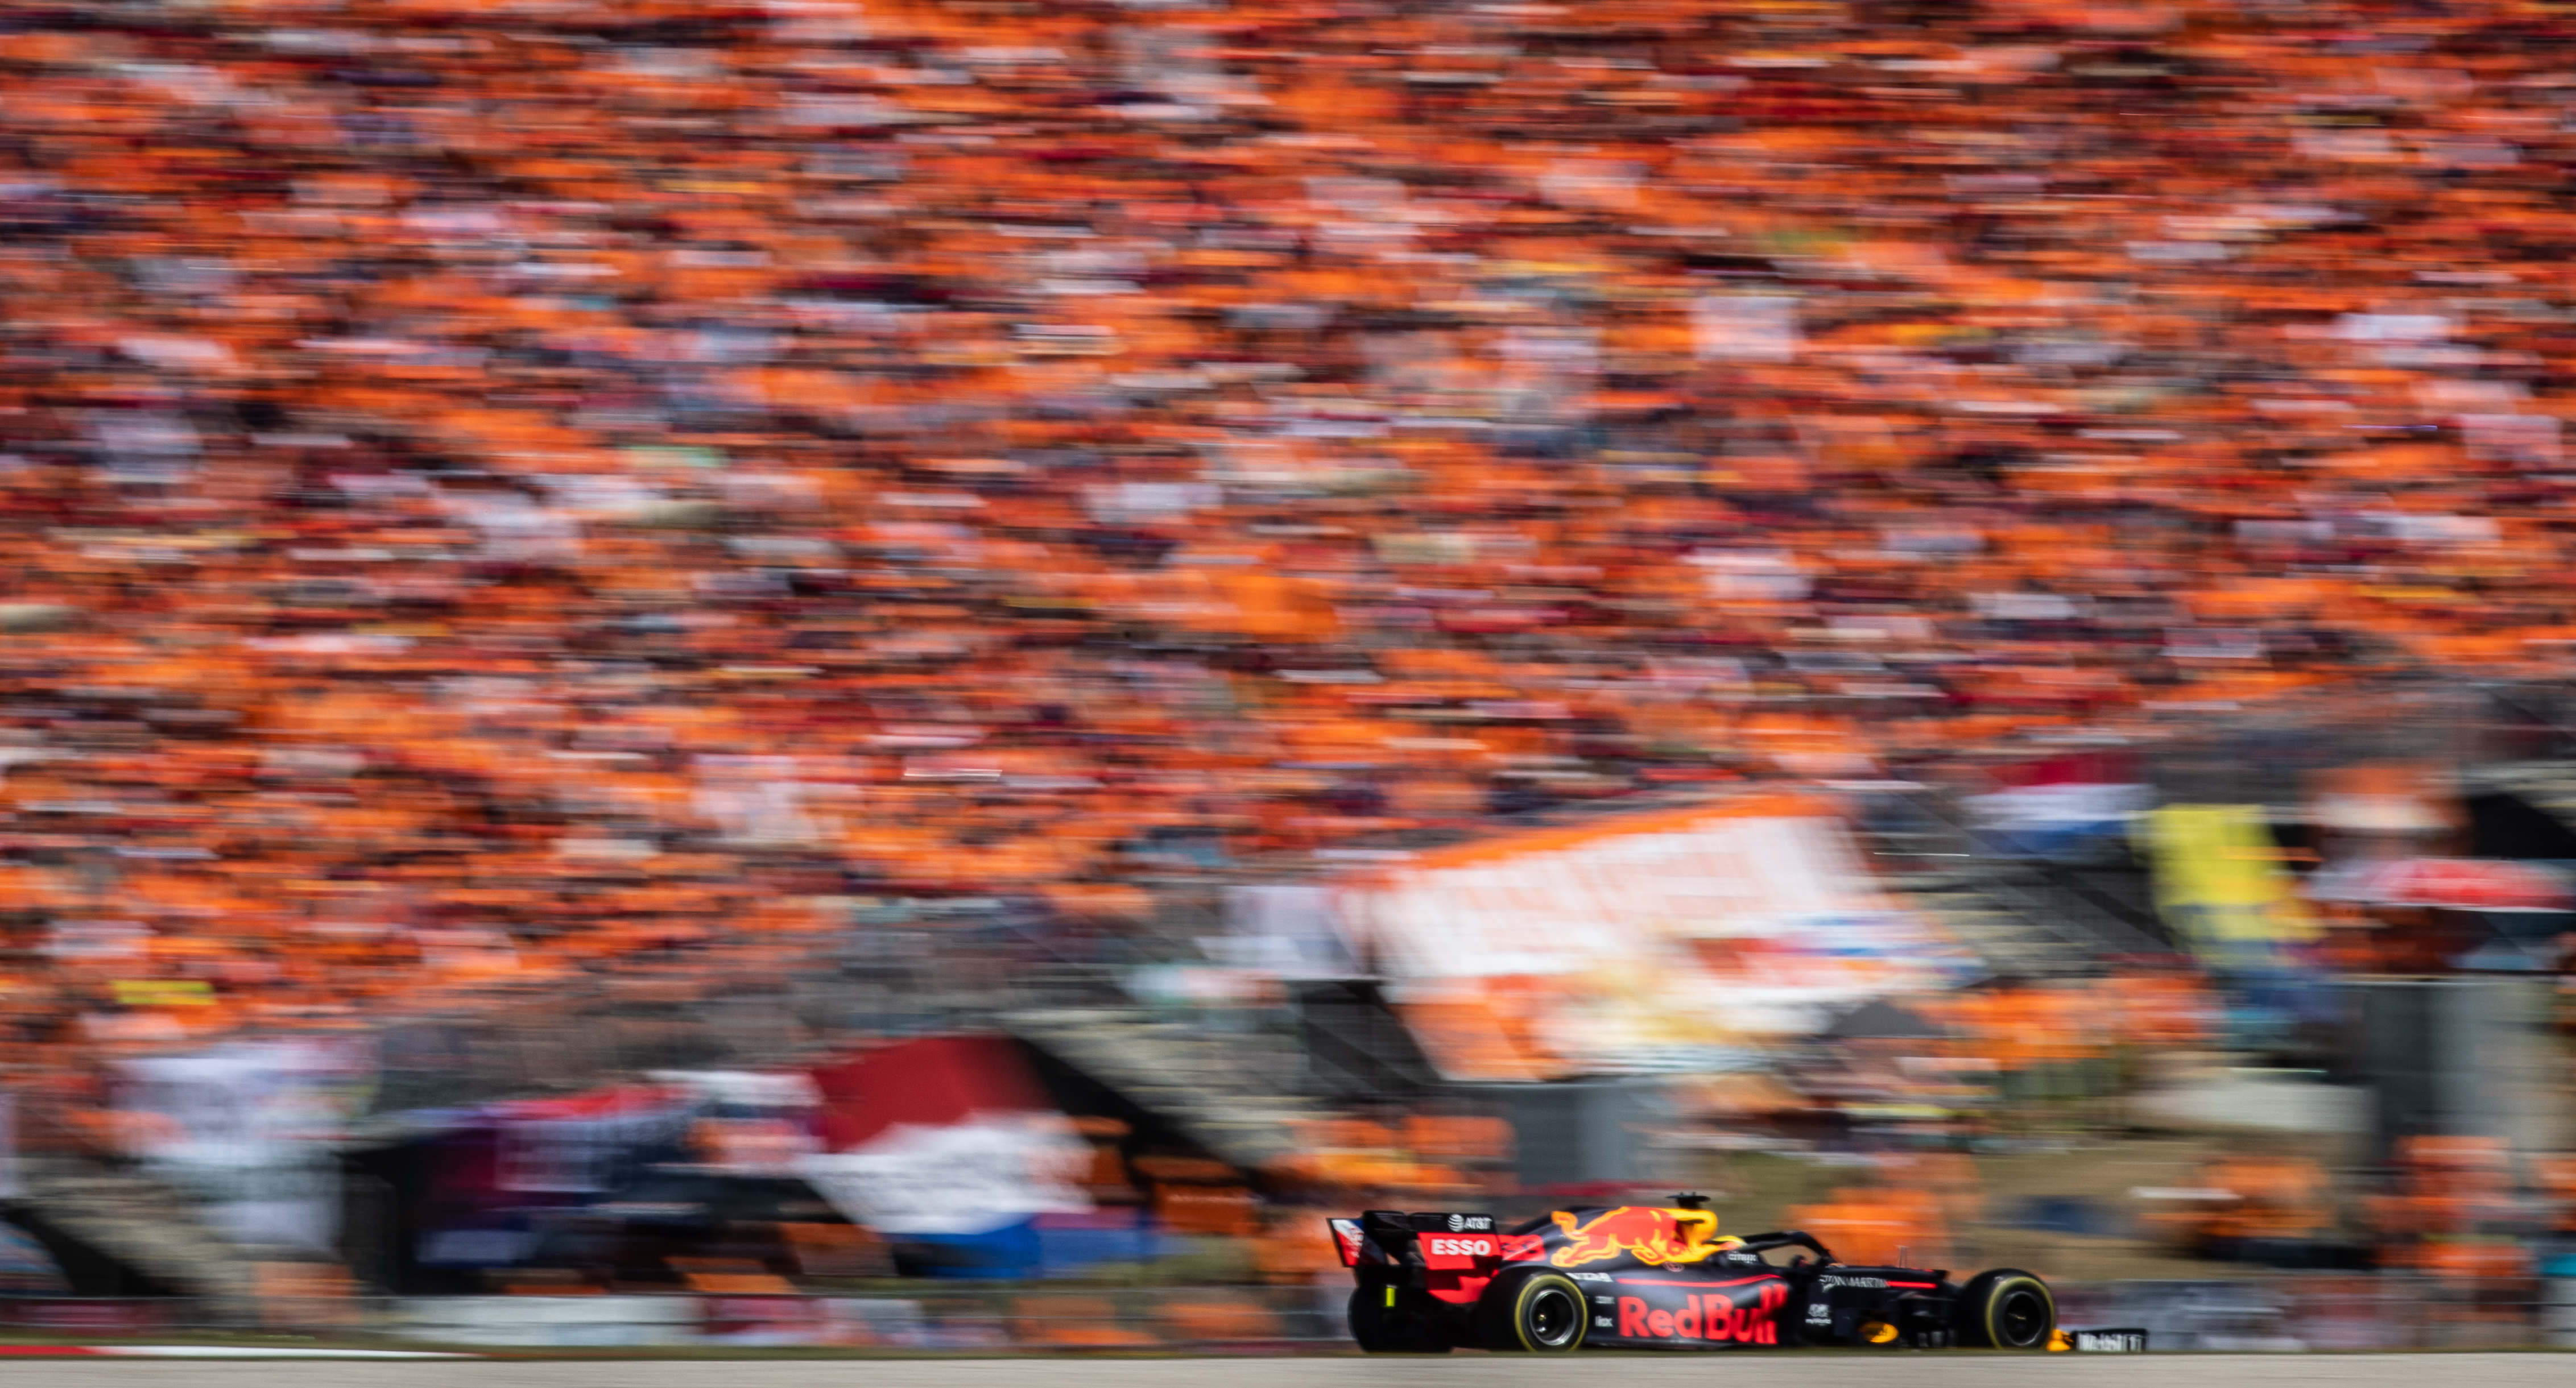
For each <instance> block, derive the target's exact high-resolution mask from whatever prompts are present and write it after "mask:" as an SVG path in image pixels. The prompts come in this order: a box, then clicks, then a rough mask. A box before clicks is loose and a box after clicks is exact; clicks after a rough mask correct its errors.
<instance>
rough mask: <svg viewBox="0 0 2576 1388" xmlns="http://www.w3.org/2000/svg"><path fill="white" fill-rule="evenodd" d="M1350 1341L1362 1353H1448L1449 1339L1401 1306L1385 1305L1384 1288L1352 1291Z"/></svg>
mask: <svg viewBox="0 0 2576 1388" xmlns="http://www.w3.org/2000/svg"><path fill="white" fill-rule="evenodd" d="M1350 1321H1351V1339H1352V1340H1353V1341H1354V1342H1356V1343H1357V1344H1358V1345H1359V1347H1360V1352H1361V1353H1362V1354H1447V1353H1448V1352H1449V1348H1450V1346H1449V1337H1448V1336H1447V1335H1445V1334H1443V1333H1442V1332H1441V1329H1440V1327H1439V1326H1437V1325H1434V1324H1432V1323H1431V1322H1429V1321H1427V1320H1424V1319H1423V1318H1422V1317H1420V1316H1418V1315H1415V1314H1413V1313H1412V1312H1411V1311H1408V1310H1405V1309H1404V1308H1402V1307H1400V1306H1390V1305H1388V1304H1387V1289H1386V1288H1384V1287H1355V1288H1353V1289H1352V1290H1351V1304H1350Z"/></svg>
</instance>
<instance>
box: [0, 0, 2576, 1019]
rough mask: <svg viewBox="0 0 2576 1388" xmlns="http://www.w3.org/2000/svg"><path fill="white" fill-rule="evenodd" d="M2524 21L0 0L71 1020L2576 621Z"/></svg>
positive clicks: (438, 987) (34, 596) (2430, 650)
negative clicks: (2569, 589)
mask: <svg viewBox="0 0 2576 1388" xmlns="http://www.w3.org/2000/svg"><path fill="white" fill-rule="evenodd" d="M2567 48H2568V36H2567V31H2566V28H2565V25H2564V23H2563V22H2562V21H2561V20H2560V19H2558V18H2556V17H2554V16H2553V15H2552V14H2551V13H2550V12H2548V11H2547V10H2545V9H2542V8H2538V7H2524V6H2510V5H2504V4H2481V5H2464V6H2451V7H2434V6H2415V7H2404V8H2393V7H2381V6H2373V5H2367V4H2361V3H2287V2H2285V3H2266V4H2252V5H2244V4H2231V5H2210V4H2195V3H2173V4H2165V3H2141V4H2127V5H2124V4H2116V3H2103V4H2089V5H2079V4H2073V3H2051V2H2050V0H1986V3H1980V4H1945V3H1935V2H1934V0H1923V3H1915V4H1888V5H1872V6H1861V5H1854V4H1839V3H1823V2H1822V0H1783V3H1778V4H1769V5H1763V6H1733V5H1727V6H1721V5H1711V4H1698V3H1690V2H1689V0H1672V2H1671V3H1653V2H1651V0H1600V2H1599V3H1571V4H1539V3H1530V4H1519V3H1505V4H1472V5H1470V4H1462V5H1457V6H1452V7H1445V8H1441V9H1438V10H1433V11H1424V10H1420V9H1408V8H1406V7H1398V6H1393V5H1386V4H1379V3H1371V2H1370V0H1242V3H1237V4H1234V5H1230V6H1227V7H1224V8H1211V9H1196V8H1188V7H1184V6H1179V5H1164V4H1150V3H1145V2H1144V0H1135V2H1134V3H1129V4H1123V5H1114V4H1082V3H1066V4H1046V5H1031V4H1025V3H1011V2H1010V0H952V2H951V3H911V2H908V0H870V2H869V3H867V4H866V5H864V6H862V5H860V4H856V3H844V2H843V0H768V2H767V3H766V4H762V5H737V6H717V5H688V4H658V3H646V4H621V5H605V4H597V3H589V0H512V2H511V3H498V4H492V5H487V6H477V7H465V8H460V7H456V6H450V5H438V4H423V3H417V0H367V3H352V4H338V3H333V4H324V3H319V2H318V0H275V2H274V3H271V2H269V0H216V2H215V3H208V4H200V5H188V6H179V5H144V4H136V5H101V6H91V7H81V8H78V9H71V10H66V9H62V8H59V7H38V6H26V5H9V6H5V7H0V86H5V88H6V91H7V93H8V96H7V99H6V102H5V104H0V303H5V306H6V313H5V314H0V558H5V563H6V565H7V568H8V571H9V573H10V574H11V576H12V579H13V583H12V585H11V589H10V591H9V593H8V594H6V597H7V598H8V602H7V603H6V604H5V605H0V627H5V628H6V629H7V632H6V635H5V638H0V682H5V686H6V690H5V696H0V760H5V762H6V782H5V791H6V810H7V814H6V823H5V824H0V882H5V884H6V889H7V894H8V899H7V901H6V902H5V903H0V904H5V906H6V908H7V910H8V912H9V915H8V917H7V919H8V921H9V922H10V924H11V927H12V930H13V941H12V943H14V944H15V945H17V946H18V949H17V952H16V954H15V956H14V957H15V958H16V959H17V960H18V962H17V963H16V964H14V965H13V966H12V972H13V976H12V977H11V978H10V979H9V980H8V987H7V990H6V992H5V993H0V1013H4V1014H5V1016H6V1018H7V1020H8V1022H9V1023H10V1025H11V1026H12V1027H13V1028H14V1033H15V1039H16V1040H17V1041H19V1042H20V1043H21V1051H20V1052H19V1054H21V1055H23V1056H26V1057H29V1058H31V1059H34V1060H36V1061H38V1062H40V1063H41V1062H42V1058H44V1057H49V1056H50V1057H54V1058H56V1059H69V1058H71V1057H74V1056H77V1055H82V1054H88V1053H91V1052H92V1051H94V1050H95V1049H96V1048H98V1047H101V1046H116V1045H130V1044H157V1043H165V1042H169V1041H173V1040H181V1039H186V1038H189V1037H193V1036H196V1035H199V1034H203V1033H208V1032H213V1031H219V1030H224V1029H228V1028H233V1027H238V1026H244V1025H256V1026H263V1027H277V1026H288V1025H332V1024H338V1023H345V1022H348V1021H352V1020H356V1019H362V1018H367V1017H373V1016H378V1015H382V1014H383V1013H384V1012H386V1011H387V1010H388V1009H400V1008H406V1007H414V1006H424V1005H430V1004H434V1003H436V1002H438V1001H440V1000H442V999H447V998H451V997H453V996H457V995H459V994H462V993H471V992H473V991H475V990H478V989H489V988H492V987H495V986H509V987H543V986H548V985H549V984H550V983H551V982H553V981H557V980H561V979H564V978H568V977H573V976H578V975H580V974H583V973H585V972H592V973H595V972H644V973H650V972H653V971H655V970H667V969H674V968H677V969H688V968H694V967H700V966H702V965H704V964H705V963H706V962H708V961H710V960H715V959H727V960H733V961H737V962H743V961H750V960H756V959H758V958H761V957H772V956H776V955H777V954H778V953H779V952H780V951H782V950H785V949H788V948H790V947H792V946H793V945H794V944H795V943H796V941H797V940H798V939H799V938H800V936H801V935H803V934H806V933H810V932H813V931H817V930H822V929H827V928H830V927H832V926H834V925H836V924H838V922H839V920H840V919H841V917H840V915H839V914H838V912H839V909H840V908H839V907H838V906H837V905H836V904H835V903H837V902H838V901H839V900H841V899H842V898H845V897H847V896H849V895H852V894H864V893H868V892H873V891H880V890H900V891H909V892H928V893H937V892H943V891H965V892H976V893H991V894H1003V895H1012V896H1020V897H1026V898H1029V899H1031V900H1035V901H1040V902H1043V903H1045V904H1046V906H1047V908H1048V909H1049V910H1050V911H1052V912H1054V913H1055V914H1056V916H1057V917H1058V918H1059V919H1060V920H1062V921H1064V922H1067V923H1068V924H1067V925H1066V926H1065V930H1066V932H1067V933H1068V936H1069V937H1080V936H1084V935H1085V932H1090V931H1096V930H1100V929H1114V927H1115V925H1116V923H1117V921H1118V920H1120V919H1121V918H1122V917H1123V916H1125V915H1130V914H1132V913H1134V912H1136V911H1137V910H1139V909H1140V907H1139V905H1138V897H1137V894H1136V892H1135V890H1134V888H1133V886H1132V881H1133V879H1134V878H1135V877H1136V876H1137V875H1138V874H1139V873H1142V872H1148V871H1162V870H1171V869H1174V868H1182V869H1188V868H1201V869H1204V868H1213V867H1222V866H1224V865H1226V864H1229V863H1237V862H1242V861H1244V860H1246V859H1250V858H1255V857H1258V856H1259V855H1263V854H1270V853H1278V852H1283V851H1303V850H1313V849H1319V848H1332V847H1336V846H1349V845H1365V844H1368V843H1371V842H1377V841H1380V840H1382V839H1384V838H1385V837H1386V836H1388V835H1390V834H1396V833H1400V832H1403V831H1408V830H1415V829H1423V828H1435V829H1436V828H1456V827H1463V826H1471V825H1473V824H1475V823H1477V822H1479V821H1481V820H1482V819H1484V818H1485V817H1487V816H1491V815H1496V814H1507V813H1512V812H1517V811H1526V810H1532V809H1539V808H1545V807H1549V806H1553V805H1558V804H1562V803H1565V802H1568V801H1572V800H1581V799H1588V798H1596V797H1602V796H1607V795H1612V794H1617V793H1622V792H1627V791H1631V790H1636V789H1639V788H1645V787H1652V786H1657V785H1664V784H1670V783H1674V782H1688V781H1701V780H1716V779H1729V778H1736V777H1744V776H1761V775H1768V774H1773V773H1780V772H1786V773H1790V774H1798V775H1815V774H1869V773H1871V772H1873V771H1901V770H1902V769H1903V768H1904V767H1905V766H1906V765H1908V764H1909V763H1911V762H1912V761H1914V760H1916V759H1920V758H1923V757H1927V756H1934V755H1939V754H1941V753H1943V752H1945V751H1947V750H1950V749H1955V748H1958V747H1961V746H1971V745H1977V744H1979V743H1982V742H1987V741H1991V740H1993V739H1996V738H1999V737H2002V736H2005V735H2008V734H2011V733H2014V732H2017V731H2028V730H2031V729H2037V728H2048V727H2057V726H2065V725H2069V724H2077V723H2082V724H2086V725H2097V724H2109V725H2116V724H2117V723H2118V722H2119V721H2120V720H2121V719H2123V718H2124V717H2126V716H2127V714H2128V712H2129V711H2131V710H2135V709H2139V708H2143V707H2148V706H2155V705H2171V704H2185V705H2188V704H2191V703H2194V702H2198V701H2210V700H2243V699H2248V698H2256V697H2261V696H2263V695H2266V694H2270V693H2276V692H2280V691H2287V690H2295V689H2302V688H2307V687H2311V686H2314V685H2317V684H2319V683H2321V682H2325V681H2331V680H2335V679H2339V678H2344V677H2348V676H2351V675H2353V674H2355V673H2366V672H2371V671H2377V670H2383V669H2387V668H2391V667H2397V666H2433V667H2437V668H2441V669H2445V670H2459V669H2469V668H2481V669H2484V668H2494V669H2509V668H2514V667H2517V666H2525V665H2530V664H2533V663H2536V662H2545V661H2548V660H2550V659H2554V658H2555V655H2556V652H2557V650H2558V647H2557V646H2556V645H2555V644H2553V643H2557V642H2561V641H2563V640H2566V639H2569V638H2570V637H2571V636H2576V626H2571V625H2570V624H2569V623H2568V622H2567V619H2566V616H2565V614H2564V612H2563V603H2564V599H2563V596H2562V592H2563V588H2564V579H2565V577H2566V575H2567V574H2568V572H2569V562H2568V560H2569V556H2568V555H2567V554H2566V552H2565V546H2564V544H2563V541H2562V537H2561V530H2560V527H2561V524H2562V517H2563V512H2562V510H2561V506H2562V501H2563V498H2564V496H2565V495H2566V481H2567V477H2566V475H2563V474H2561V473H2559V472H2558V471H2557V470H2556V469H2557V468H2558V467H2559V464H2560V443H2559V434H2558V422H2557V419H2556V416H2555V414H2554V410H2555V409H2556V408H2557V406H2556V403H2555V402H2556V400H2557V398H2558V395H2559V393H2560V392H2561V391H2562V390H2563V389H2564V386H2563V382H2562V378H2560V377H2559V376H2558V374H2557V373H2558V372H2559V370H2561V369H2562V367H2563V364H2564V363H2565V362H2566V361H2567V359H2568V358H2569V356H2570V355H2571V354H2576V333H2571V332H2570V331H2569V330H2568V329H2567V328H2566V327H2565V326H2564V324H2565V320H2566V308H2565V303H2566V300H2567V293H2566V287H2567V280H2568V272H2567V270H2566V268H2565V266H2564V263H2563V262H2564V260H2565V255H2564V251H2565V248H2566V246H2567V244H2568V243H2569V242H2570V241H2571V240H2576V219H2571V218H2570V216H2569V214H2568V213H2566V212H2565V211H2563V210H2560V209H2559V208H2558V207H2557V205H2556V199H2557V197H2558V195H2559V194H2560V192H2561V191H2562V189H2563V186H2564V183H2565V174H2564V172H2563V169H2562V165H2563V164H2564V162H2565V161H2566V160H2567V159H2568V158H2569V156H2570V155H2571V154H2576V135H2571V134H2570V133H2568V132H2567V131H2566V130H2565V129H2564V128H2563V126H2562V110H2563V108H2564V105H2565V102H2566V100H2567V90H2568V88H2569V87H2570V86H2571V85H2576V76H2571V75H2568V74H2567V73H2566V72H2565V71H2564V69H2565V68H2566V66H2567Z"/></svg>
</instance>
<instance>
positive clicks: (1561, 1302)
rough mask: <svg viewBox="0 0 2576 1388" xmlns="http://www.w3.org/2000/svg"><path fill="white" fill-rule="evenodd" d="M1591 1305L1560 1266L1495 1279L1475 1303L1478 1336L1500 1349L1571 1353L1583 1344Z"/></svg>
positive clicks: (1511, 1351)
mask: <svg viewBox="0 0 2576 1388" xmlns="http://www.w3.org/2000/svg"><path fill="white" fill-rule="evenodd" d="M1591 1324H1592V1305H1591V1303H1590V1302H1589V1301H1586V1300H1585V1299H1584V1296H1583V1288H1581V1287H1579V1286H1576V1285H1575V1282H1574V1279H1573V1278H1571V1277H1568V1276H1566V1275H1565V1274H1564V1273H1561V1272H1537V1273H1531V1274H1529V1275H1527V1276H1524V1277H1516V1278H1512V1279H1509V1280H1502V1279H1497V1280H1496V1282H1495V1284H1494V1285H1493V1286H1490V1287H1487V1288H1486V1289H1485V1295H1484V1298H1483V1299H1482V1300H1480V1301H1478V1302H1477V1303H1476V1339H1477V1341H1478V1342H1479V1343H1481V1344H1482V1345H1484V1347H1485V1348H1487V1349H1489V1350H1493V1351H1495V1352H1497V1353H1502V1354H1571V1353H1573V1352H1574V1351H1576V1350H1578V1349H1581V1348H1582V1347H1583V1332H1584V1330H1585V1329H1586V1328H1588V1327H1589V1326H1590V1325H1591Z"/></svg>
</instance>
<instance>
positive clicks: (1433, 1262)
mask: <svg viewBox="0 0 2576 1388" xmlns="http://www.w3.org/2000/svg"><path fill="white" fill-rule="evenodd" d="M1325 1223H1326V1224H1327V1225H1328V1226H1330V1227H1331V1229H1332V1231H1333V1250H1334V1251H1335V1252H1336V1253H1339V1254H1340V1255H1341V1259H1342V1266H1344V1267H1346V1268H1355V1267H1362V1266H1368V1265H1377V1266H1394V1267H1404V1268H1423V1269H1429V1270H1431V1271H1435V1272H1441V1271H1456V1272H1465V1271H1471V1270H1478V1269H1487V1270H1490V1269H1491V1268H1492V1267H1493V1266H1494V1265H1496V1264H1499V1263H1502V1262H1506V1261H1513V1260H1515V1258H1516V1257H1534V1256H1536V1250H1537V1247H1538V1240H1537V1239H1536V1238H1534V1237H1532V1238H1516V1237H1515V1236H1513V1235H1510V1234H1505V1233H1502V1232H1500V1231H1499V1230H1498V1229H1497V1228H1496V1225H1495V1220H1494V1217H1493V1216H1492V1215H1489V1214H1452V1213H1447V1212H1440V1213H1426V1214H1407V1213H1405V1212H1404V1211H1402V1210H1368V1211H1365V1212H1363V1213H1362V1214H1361V1215H1360V1217H1359V1218H1357V1219H1332V1220H1326V1221H1325ZM1524 1245H1526V1247H1524Z"/></svg>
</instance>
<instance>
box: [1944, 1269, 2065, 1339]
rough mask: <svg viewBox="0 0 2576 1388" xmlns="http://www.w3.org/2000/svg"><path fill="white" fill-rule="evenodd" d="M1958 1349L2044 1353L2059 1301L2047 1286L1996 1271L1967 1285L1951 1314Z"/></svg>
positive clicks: (2023, 1276)
mask: <svg viewBox="0 0 2576 1388" xmlns="http://www.w3.org/2000/svg"><path fill="white" fill-rule="evenodd" d="M1950 1315H1951V1322H1950V1324H1951V1327H1952V1328H1953V1329H1955V1330H1956V1331H1958V1333H1959V1343H1960V1344H1963V1345H1971V1346H1976V1347H1979V1348H1985V1349H2046V1348H2048V1336H2049V1332H2051V1331H2053V1330H2055V1329H2057V1298H2056V1297H2054V1296H2052V1295H2050V1294H2049V1290H2048V1284H2047V1283H2045V1282H2042V1281H2040V1280H2039V1279H2038V1278H2036V1277H2033V1276H2031V1275H2030V1274H2029V1273H2027V1272H2024V1271H2022V1270H2021V1269H2019V1268H1996V1269H1995V1270H1994V1271H1992V1272H1981V1273H1978V1274H1977V1275H1976V1276H1975V1277H1972V1278H1970V1279H1969V1280H1968V1285H1967V1287H1966V1288H1964V1289H1963V1290H1961V1291H1960V1293H1959V1301H1958V1304H1957V1305H1956V1306H1955V1307H1954V1308H1953V1309H1952V1310H1951V1313H1950Z"/></svg>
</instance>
